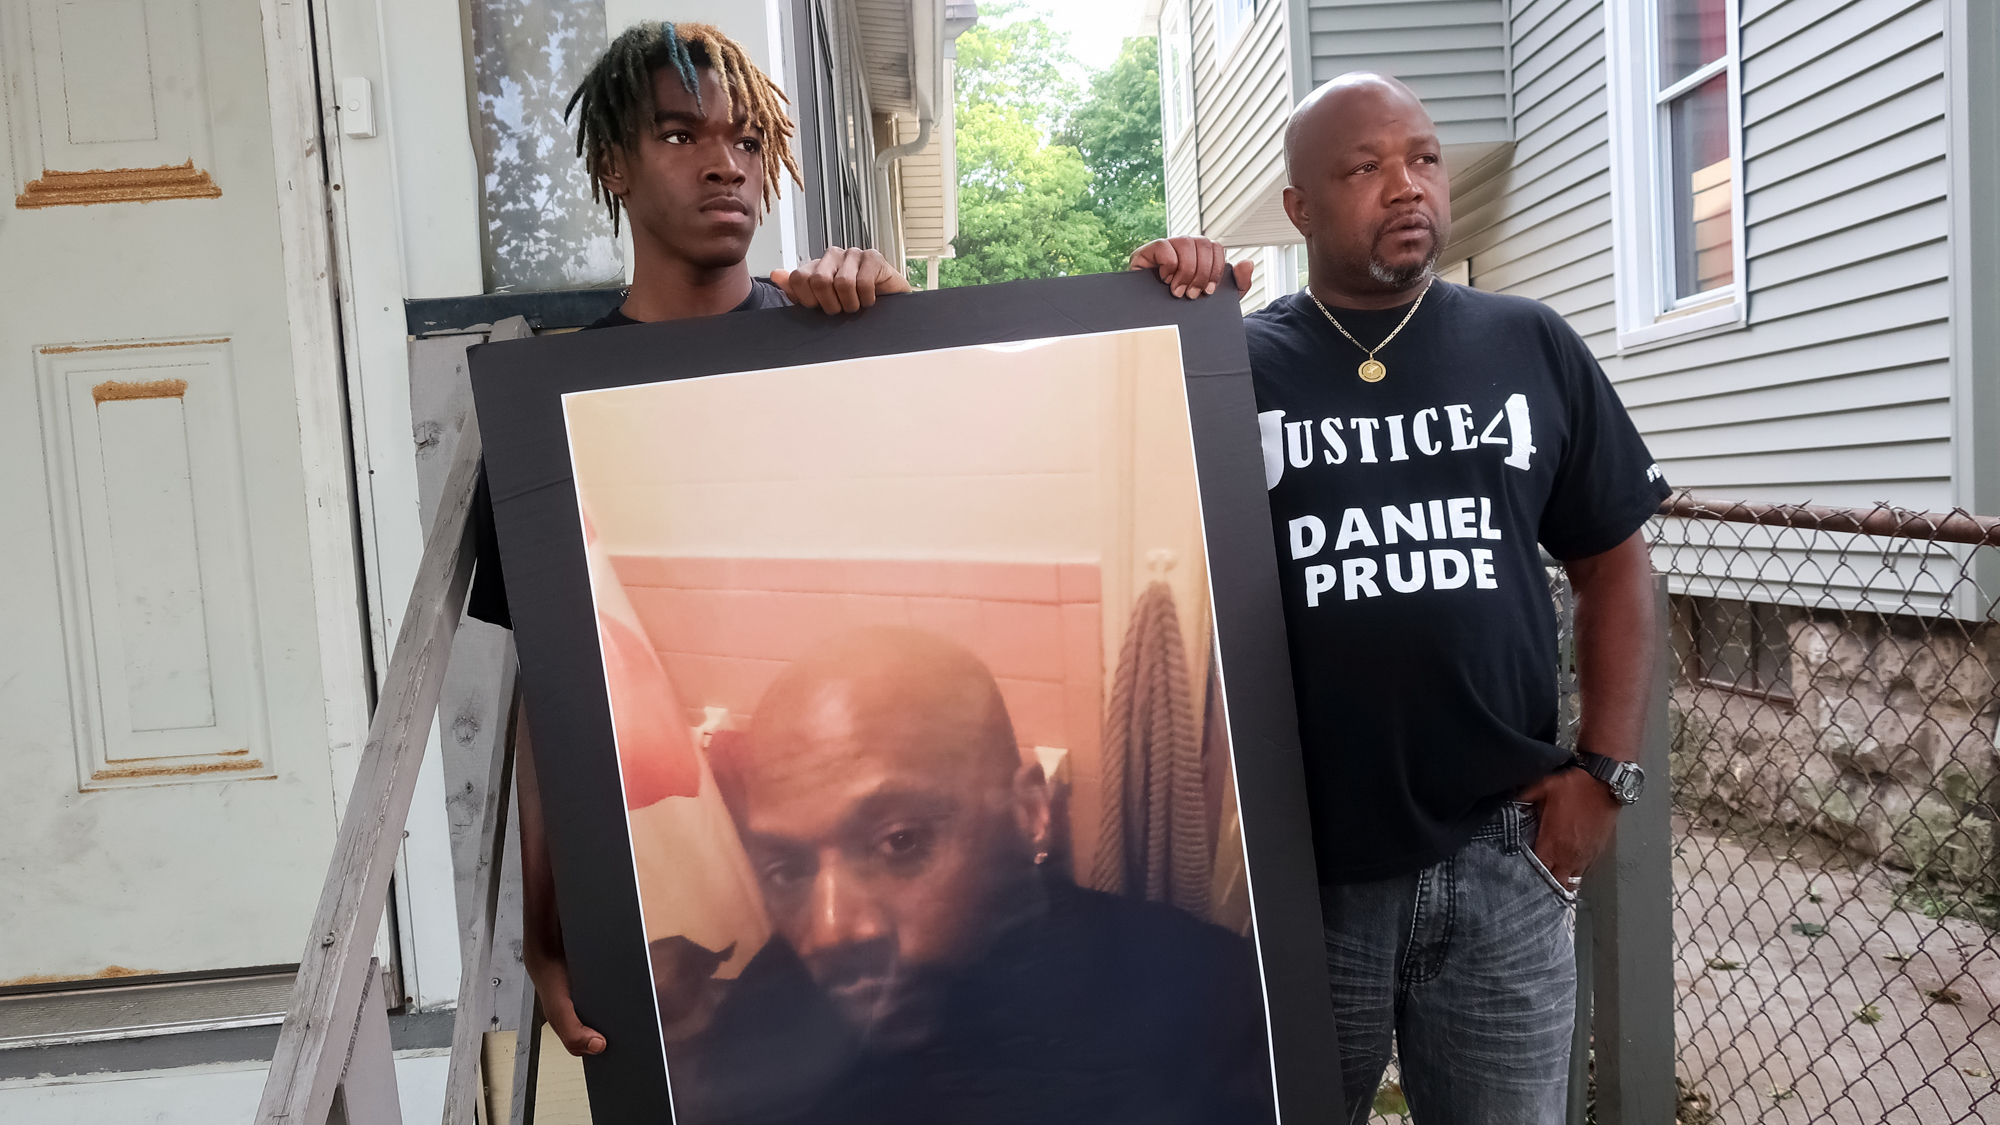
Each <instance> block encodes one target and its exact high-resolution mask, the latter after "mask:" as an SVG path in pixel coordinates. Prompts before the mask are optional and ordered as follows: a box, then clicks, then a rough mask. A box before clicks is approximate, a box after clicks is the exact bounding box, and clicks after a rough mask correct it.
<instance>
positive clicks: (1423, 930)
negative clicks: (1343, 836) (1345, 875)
mask: <svg viewBox="0 0 2000 1125" xmlns="http://www.w3.org/2000/svg"><path fill="white" fill-rule="evenodd" d="M1536 823H1537V822H1536V818H1535V810H1534V809H1533V808H1532V807H1530V806H1528V805H1523V804H1508V805H1506V806H1504V807H1502V808H1501V810H1500V811H1499V812H1498V813H1497V814H1495V816H1494V818H1493V819H1492V820H1491V821H1490V822H1488V823H1487V824H1485V825H1484V826H1482V827H1481V828H1480V829H1479V834H1478V835H1477V836H1475V837H1474V838H1473V841H1472V842H1471V843H1470V844H1467V845H1466V846H1465V847H1464V849H1462V850H1461V851H1459V853H1458V854H1457V855H1454V856H1452V857H1451V858H1450V859H1447V860H1445V861H1444V862H1442V863H1439V864H1437V865H1436V866H1434V867H1430V868H1427V869H1425V870H1423V871H1417V872H1412V873H1410V874H1407V875H1401V876H1398V877H1396V878H1394V879H1385V880H1382V881H1381V882H1377V883H1360V884H1355V885H1351V886H1330V887H1322V888H1321V889H1320V896H1321V904H1322V908H1323V911H1324V914H1325V917H1326V959H1327V967H1328V970H1329V973H1330V975H1331V977H1332V982H1333V1009H1334V1019H1335V1021H1336V1026H1337V1028H1338V1031H1339V1035H1340V1069H1341V1078H1342V1081H1343V1085H1344V1086H1345V1089H1346V1095H1347V1110H1348V1120H1349V1121H1351V1122H1354V1123H1356V1125H1359V1123H1360V1122H1365V1121H1367V1120H1368V1113H1369V1108H1370V1106H1371V1105H1372V1104H1373V1102H1374V1098H1375V1090H1376V1087H1377V1086H1379V1085H1380V1084H1381V1082H1382V1073H1383V1070H1384V1068H1386V1067H1387V1066H1388V1063H1389V1052H1390V1044H1391V1040H1392V1038H1393V1040H1394V1043H1395V1046H1396V1047H1397V1054H1398V1057H1399V1060H1400V1063H1401V1067H1402V1081H1403V1093H1404V1096H1405V1097H1407V1098H1408V1099H1409V1104H1410V1114H1411V1117H1412V1118H1413V1119H1414V1120H1415V1122H1417V1125H1561V1122H1562V1121H1563V1118H1564V1112H1565V1106H1566V1104H1567V1101H1568V1092H1569V1091H1568V1079H1569V1047H1570V1033H1571V1030H1572V1028H1573V1026H1574V1023H1575V1019H1576V946H1575V932H1576V896H1575V895H1573V894H1571V893H1570V892H1569V891H1567V890H1565V889H1564V888H1563V887H1562V886H1561V884H1559V883H1558V882H1557V881H1556V879H1555V877H1554V876H1552V875H1550V874H1549V872H1548V869H1547V868H1545V867H1543V866H1542V863H1541V861H1540V860H1539V859H1537V858H1535V853H1534V851H1533V848H1532V845H1533V844H1534V841H1535V828H1536Z"/></svg>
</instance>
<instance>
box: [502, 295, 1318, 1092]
mask: <svg viewBox="0 0 2000 1125" xmlns="http://www.w3.org/2000/svg"><path fill="white" fill-rule="evenodd" d="M1161 325H1173V326H1176V327H1177V328H1178V329H1179V330H1180V341H1181V356H1182V365H1183V370H1184V371H1185V374H1186V379H1187V389H1188V401H1189V414H1190V417H1191V420H1192V426H1193V432H1194V448H1195V460H1196V471H1197V478H1198V481H1199V487H1200V494H1201V504H1202V522H1203V527H1204V532H1205V535H1206V539H1207V548H1208V556H1209V558H1208V566H1209V574H1210V584H1211V588H1212V605H1213V607H1214V613H1215V636H1216V643H1217V645H1218V646H1219V650H1220V655H1221V660H1222V680H1223V699H1224V706H1225V708H1226V715H1227V718H1228V720H1229V724H1230V734H1231V745H1232V747H1233V751H1234V756H1235V770H1236V784H1237V799H1238V802H1239V805H1240V808H1241V810H1242V827H1243V836H1244V845H1245V851H1246V854H1247V859H1248V867H1249V876H1250V880H1249V881H1250V888H1251V907H1252V915H1253V918H1254V920H1255V927H1256V933H1255V936H1256V940H1257V945H1258V951H1259V956H1260V961H1261V963H1262V966H1263V974H1264V992H1265V1000H1266V1005H1267V1011H1268V1012H1269V1014H1270V1017H1271V1027H1272V1031H1273V1036H1272V1039H1273V1042H1272V1059H1273V1063H1274V1068H1275V1072H1276V1075H1277V1085H1278V1104H1279V1115H1280V1120H1281V1121H1283V1122H1285V1123H1288V1125H1290V1123H1300V1125H1303V1123H1306V1122H1317V1121H1322V1120H1332V1119H1334V1118H1336V1117H1338V1116H1339V1115H1340V1113H1341V1110H1342V1091H1341V1082H1340V1065H1339V1055H1338V1050H1337V1045H1336V1041H1335V1037H1334V1028H1333V1017H1332V1013H1331V1005H1330V1002H1329V998H1328V992H1327V973H1326V952H1325V944H1324V938H1323V936H1322V922H1321V918H1320V910H1319V888H1318V879H1317V874H1316V870H1315V867H1314V862H1313V851H1312V843H1311V831H1310V824H1309V821H1308V817H1307V809H1306V798H1305V786H1304V773H1303V769H1302V763H1301V755H1300V749H1299V740H1298V728H1297V717H1296V712H1295V710H1294V706H1293V699H1292V680H1291V665H1290V661H1289V658H1288V656H1287V647H1286V640H1285V622H1284V611H1283V606H1282V604H1281V601H1280V596H1279V586H1278V567H1277V558H1276V556H1275V554H1274V552H1273V550H1272V538H1271V522H1270V519H1271V517H1270V507H1269V504H1268V501H1267V499H1266V490H1265V487H1264V466H1263V460H1262V457H1263V454H1262V445H1261V442H1260V439H1259V434H1258V429H1257V417H1256V410H1257V408H1256V400H1255V397H1254V395H1253V392H1252V390H1251V385H1250V359H1249V353H1248V351H1247V348H1246V345H1245V342H1244V335H1243V328H1242V321H1241V315H1240V312H1239V310H1238V308H1237V301H1236V296H1235V293H1234V292H1233V291H1232V290H1230V289H1229V288H1227V282H1225V288H1224V289H1222V290H1221V291H1219V292H1218V293H1217V294H1216V295H1215V296H1213V297H1210V298H1206V299H1202V300H1196V301H1187V300H1176V299H1175V298H1174V297H1173V296H1171V294H1169V293H1168V292H1167V289H1166V287H1165V286H1163V285H1161V284H1160V283H1159V282H1158V281H1157V280H1155V279H1154V278H1153V277H1152V276H1151V275H1150V274H1143V273H1128V274H1100V275H1094V276H1088V277H1074V278H1059V279H1054V280H1047V281H1023V282H1009V283H1006V284H1001V285H990V286H983V287H978V288H965V289H946V290H940V291H937V292H933V293H921V294H912V295H909V296H896V297H888V298H884V299H883V300H881V301H879V302H878V303H877V304H876V306H875V307H874V308H872V309H870V310H868V311H866V312H864V313H860V314H856V315H852V316H828V315H826V314H824V313H820V312H816V311H809V310H804V309H795V308H794V309H773V310H767V311H761V312H746V313H733V314H729V315H726V316H720V317H705V318H701V319H697V320H683V321H672V322H667V323H661V324H647V325H640V326H635V327H628V328H623V329H619V330H617V331H598V332H584V333H574V334H564V335H555V336H541V337H534V338H529V339H522V340H515V341H508V342H505V343H495V344H483V345H480V346H477V347H475V348H472V349H471V350H470V351H469V353H468V356H469V359H470V363H471V372H472V385H473V391H474V397H475V401H476V404H477V409H478V416H479V424H480V429H481V432H482V434H483V437H484V440H485V447H486V455H487V471H488V475H489V480H490V483H491V489H492V495H493V504H494V518H495V524H496V527H497V531H498V535H499V541H500V552H501V558H502V565H503V568H504V569H505V571H506V574H507V586H508V593H509V601H510V603H511V607H512V613H513V618H514V627H515V630H516V640H517V643H518V647H519V652H520V662H521V674H522V676H523V680H524V683H525V685H526V692H527V696H528V700H529V715H530V723H531V727H532V734H533V737H534V743H535V745H536V746H537V747H538V748H543V749H539V750H538V755H537V756H538V763H537V764H538V766H539V769H538V771H537V772H538V773H539V775H540V785H541V791H542V804H543V810H544V815H545V818H546V820H547V823H548V835H549V852H550V860H551V863H552V864H553V866H554V871H555V878H556V883H557V887H558V892H557V894H558V899H559V902H560V907H559V909H560V913H561V917H562V926H563V940H564V944H565V947H566V952H567V956H568V959H569V963H570V973H571V987H572V989H573V990H574V991H573V995H574V997H575V1000H576V1005H577V1009H578V1011H579V1012H580V1013H584V1018H585V1020H586V1022H587V1023H589V1024H590V1025H591V1026H593V1027H595V1028H597V1029H598V1030H599V1031H602V1032H603V1033H604V1034H605V1036H606V1038H607V1039H608V1041H609V1042H610V1044H611V1047H610V1049H608V1050H607V1051H606V1052H605V1053H604V1054H602V1055H599V1056H595V1057H592V1058H589V1059H586V1060H585V1066H584V1071H585V1074H586V1079H587V1082H588V1085H589V1090H590V1101H591V1105H592V1108H593V1112H594V1113H595V1114H596V1115H597V1116H598V1118H599V1120H607V1121H640V1120H662V1119H664V1117H663V1110H664V1109H665V1107H666V1106H667V1105H668V1104H669V1099H668V1096H667V1081H666V1072H665V1067H664V1062H663V1059H664V1056H663V1054H662V1052H661V1050H660V1039H659V1027H658V1024H657V1022H655V1014H654V1006H653V999H652V996H651V989H650V987H649V982H650V980H651V976H650V970H649V962H648V958H647V949H646V943H645V940H644V936H643V935H644V932H645V931H644V927H643V925H642V923H641V920H640V910H639V897H638V886H637V881H636V879H635V878H634V877H633V865H632V853H631V842H630V838H629V836H628V834H627V831H626V820H625V810H624V802H623V798H622V795H621V794H622V789H621V787H620V781H619V772H618V763H617V759H616V755H615V752H614V751H613V749H612V736H611V715H610V707H609V703H608V701H607V699H606V696H605V693H604V690H603V678H602V677H603V671H602V664H601V662H600V656H599V650H598V641H597V634H596V625H595V614H594V610H593V606H592V602H591V594H590V580H589V575H588V571H587V569H586V564H585V559H584V550H583V533H582V527H581V524H580V521H579V518H578V514H577V511H578V509H577V501H576V487H575V482H574V479H573V478H572V475H571V465H570V455H569V445H568V439H567V434H566V431H565V427H564V422H563V414H562V405H561V396H562V395H564V394H566V393H569V392H573V391H586V390H597V389H602V388H607V387H619V386H628V385H631V384H634V383H648V382H659V381H662V380H668V379H684V378H696V377H700V376H704V375H717V374H725V373H731V372H740V371H756V370H762V369H766V368H775V367H792V366H800V365H804V364H812V363H825V362H830V361H836V360H843V359H853V358H859V357H865V356H874V355H892V354H898V353H905V352H918V351H932V350H937V349H943V348H955V347H965V346H969V345H977V344H995V343H1010V342H1018V341H1025V340H1036V339H1044V338H1048V337H1054V336H1073V335H1085V334H1091V333H1099V332H1114V331H1120V330H1125V329H1133V328H1147V327H1154V326H1161ZM556 747H565V748H566V749H565V750H564V751H563V752H560V754H559V753H558V751H557V750H556V749H555V748H556Z"/></svg>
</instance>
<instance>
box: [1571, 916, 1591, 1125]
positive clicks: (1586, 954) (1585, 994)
mask: <svg viewBox="0 0 2000 1125" xmlns="http://www.w3.org/2000/svg"><path fill="white" fill-rule="evenodd" d="M1577 898H1578V901H1577V904H1576V1025H1575V1030H1574V1031H1573V1032H1572V1033H1571V1034H1570V1038H1569V1113H1568V1115H1567V1116H1566V1117H1565V1118H1564V1120H1565V1121H1566V1122H1567V1123H1568V1125H1588V1123H1589V1121H1590V1024H1591V1018H1590V1009H1591V974H1592V966H1593V965H1594V964H1595V961H1594V959H1593V958H1592V957H1591V955H1590V943H1591V936H1590V935H1591V928H1592V927H1591V924H1590V899H1589V897H1588V896H1587V895H1578V896H1577Z"/></svg>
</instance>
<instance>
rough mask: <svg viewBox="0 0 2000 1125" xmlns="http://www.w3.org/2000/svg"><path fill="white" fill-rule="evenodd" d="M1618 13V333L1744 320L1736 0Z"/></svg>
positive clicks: (1651, 339) (1640, 340) (1667, 3)
mask: <svg viewBox="0 0 2000 1125" xmlns="http://www.w3.org/2000/svg"><path fill="white" fill-rule="evenodd" d="M1606 13H1607V16H1608V17H1609V18H1610V20H1611V23H1612V25H1613V26H1612V29H1611V30H1612V32H1613V34H1612V51H1611V61H1612V64H1613V77H1612V82H1613V99H1614V104H1615V106H1616V108H1617V110H1618V112H1616V113H1614V115H1613V151H1614V156H1615V159H1614V167H1613V189H1614V192H1615V193H1616V195H1617V197H1618V205H1617V207H1616V209H1615V216H1616V225H1615V235H1614V239H1615V241H1616V243H1617V262H1618V329H1619V335H1618V342H1619V346H1620V347H1624V348H1631V347H1641V346H1645V345H1647V344H1652V343H1657V342H1661V341H1665V340H1668V339H1672V338H1675V337H1678V336H1683V335H1686V334H1689V333H1693V332H1703V331H1713V330H1718V329H1723V328H1728V327H1733V326H1736V325H1740V324H1742V323H1743V322H1744V319H1745V315H1744V314H1745V307H1746V302H1745V296H1744V285H1743V215H1742V212H1743V151H1742V148H1743V146H1742V114H1741V109H1740V96H1739V89H1740V84H1739V78H1738V67H1737V47H1736V44H1737V5H1736V0H1642V2H1640V3H1634V4H1613V5H1610V6H1608V7H1607V9H1606Z"/></svg>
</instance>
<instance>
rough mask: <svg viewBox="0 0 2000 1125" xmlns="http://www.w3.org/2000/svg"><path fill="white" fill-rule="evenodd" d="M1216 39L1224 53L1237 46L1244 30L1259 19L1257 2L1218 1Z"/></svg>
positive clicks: (1216, 5) (1255, 0) (1247, 0)
mask: <svg viewBox="0 0 2000 1125" xmlns="http://www.w3.org/2000/svg"><path fill="white" fill-rule="evenodd" d="M1215 19H1216V39H1217V40H1218V41H1219V45H1220V47H1221V50H1222V51H1223V52H1227V51H1228V50H1229V49H1230V48H1231V47H1234V46H1235V45H1236V40H1237V39H1238V38H1239V37H1240V36H1242V34H1243V29H1244V28H1246V27H1249V26H1250V25H1251V24H1252V23H1254V22H1255V21H1256V19H1257V0H1216V4H1215Z"/></svg>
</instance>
